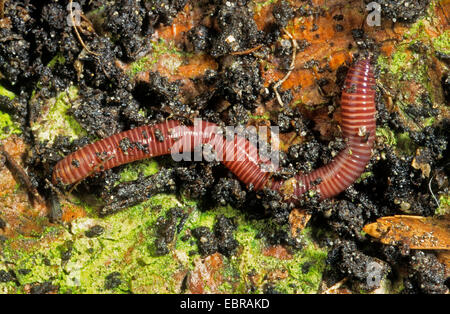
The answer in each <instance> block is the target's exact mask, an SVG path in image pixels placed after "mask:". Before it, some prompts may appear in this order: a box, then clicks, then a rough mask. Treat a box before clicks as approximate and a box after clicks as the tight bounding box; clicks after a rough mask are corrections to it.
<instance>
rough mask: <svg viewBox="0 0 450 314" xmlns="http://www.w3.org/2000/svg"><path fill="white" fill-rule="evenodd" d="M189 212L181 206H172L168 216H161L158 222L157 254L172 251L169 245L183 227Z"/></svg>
mask: <svg viewBox="0 0 450 314" xmlns="http://www.w3.org/2000/svg"><path fill="white" fill-rule="evenodd" d="M188 216H189V215H188V214H187V213H185V212H183V209H181V208H179V207H175V208H171V209H170V210H169V211H168V212H167V214H166V217H165V218H164V217H159V218H158V220H157V222H156V237H157V238H156V240H155V248H156V252H155V253H156V255H166V254H168V253H169V252H170V249H169V247H168V246H169V245H170V244H171V243H172V242H173V240H174V239H175V235H176V233H177V232H180V231H181V229H182V228H183V224H184V222H185V221H186V219H187V218H188Z"/></svg>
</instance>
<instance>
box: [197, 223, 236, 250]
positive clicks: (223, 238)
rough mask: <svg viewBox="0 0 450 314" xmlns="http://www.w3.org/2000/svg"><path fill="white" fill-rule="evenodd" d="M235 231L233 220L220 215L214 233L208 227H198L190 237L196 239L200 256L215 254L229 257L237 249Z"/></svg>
mask: <svg viewBox="0 0 450 314" xmlns="http://www.w3.org/2000/svg"><path fill="white" fill-rule="evenodd" d="M235 230H236V225H235V224H234V222H233V219H232V218H227V217H225V216H223V215H220V216H218V217H217V221H216V223H215V225H214V231H211V230H210V229H209V228H208V227H198V228H195V229H193V230H192V235H193V236H194V237H195V238H196V239H197V245H198V249H199V252H200V254H201V255H202V256H207V255H211V254H214V253H216V252H220V253H222V254H223V255H225V256H231V255H232V254H233V253H234V252H235V250H236V248H237V247H238V242H237V241H236V239H235V238H234V235H233V232H234V231H235Z"/></svg>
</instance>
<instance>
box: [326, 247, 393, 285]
mask: <svg viewBox="0 0 450 314" xmlns="http://www.w3.org/2000/svg"><path fill="white" fill-rule="evenodd" d="M327 263H328V264H329V265H331V266H332V267H333V269H334V270H335V271H338V272H340V273H341V275H343V276H345V277H351V278H353V279H354V280H356V281H358V282H359V284H360V287H361V288H363V289H364V290H373V289H376V288H379V287H380V283H381V279H382V278H383V277H384V276H385V275H386V274H387V273H388V272H390V267H389V266H388V265H387V264H386V263H384V262H382V261H380V260H378V259H376V258H373V257H371V256H368V255H366V254H364V253H362V252H361V251H359V250H358V248H357V246H356V244H355V242H353V241H342V242H338V243H336V244H335V245H334V246H333V248H332V250H331V251H330V252H329V253H328V257H327Z"/></svg>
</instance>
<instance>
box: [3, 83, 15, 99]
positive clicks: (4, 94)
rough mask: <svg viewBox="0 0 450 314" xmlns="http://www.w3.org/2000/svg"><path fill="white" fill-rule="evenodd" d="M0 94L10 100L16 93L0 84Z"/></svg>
mask: <svg viewBox="0 0 450 314" xmlns="http://www.w3.org/2000/svg"><path fill="white" fill-rule="evenodd" d="M0 96H5V97H8V98H9V99H11V100H13V99H14V98H15V97H16V95H15V94H14V93H13V92H11V91H9V90H7V89H6V88H4V87H3V86H1V85H0Z"/></svg>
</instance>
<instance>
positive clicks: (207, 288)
mask: <svg viewBox="0 0 450 314" xmlns="http://www.w3.org/2000/svg"><path fill="white" fill-rule="evenodd" d="M194 264H195V265H194V270H193V271H191V272H190V273H189V275H188V280H187V287H188V290H189V292H190V293H195V294H201V293H205V292H209V293H219V292H220V290H219V286H220V285H221V284H222V283H223V276H222V269H223V261H222V255H220V254H219V253H214V254H212V255H209V256H207V257H205V258H204V259H197V260H195V262H194Z"/></svg>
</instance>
